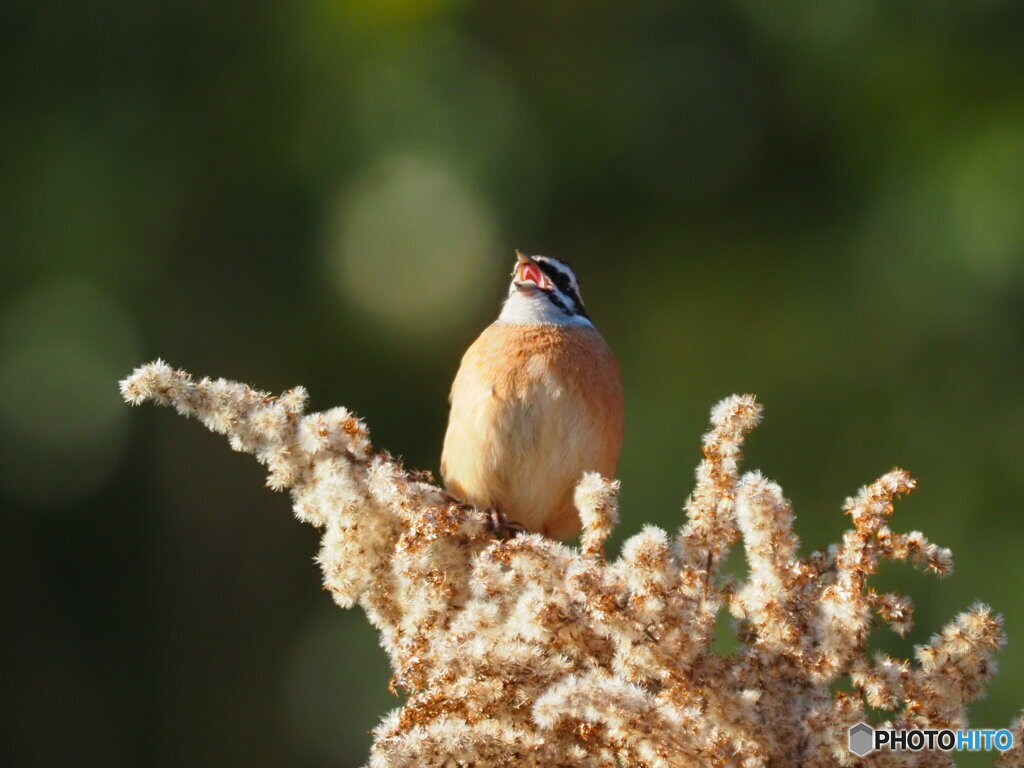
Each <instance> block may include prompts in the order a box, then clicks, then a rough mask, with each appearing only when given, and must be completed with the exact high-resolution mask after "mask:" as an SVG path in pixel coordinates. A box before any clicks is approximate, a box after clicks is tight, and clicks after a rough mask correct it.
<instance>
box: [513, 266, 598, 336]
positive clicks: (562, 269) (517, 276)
mask: <svg viewBox="0 0 1024 768" xmlns="http://www.w3.org/2000/svg"><path fill="white" fill-rule="evenodd" d="M498 322H499V323H507V324H512V325H515V324H518V325H583V326H591V325H592V323H591V322H590V316H589V315H588V314H587V310H586V307H584V306H583V299H581V298H580V285H579V282H578V281H577V280H576V275H575V274H574V273H573V271H572V267H570V266H569V265H568V264H566V263H565V262H564V261H559V260H558V259H553V258H551V257H550V256H528V255H527V254H525V253H523V252H522V251H516V265H515V267H514V268H513V270H512V283H511V284H510V285H509V287H508V298H506V299H505V306H504V307H502V310H501V314H500V315H499V316H498Z"/></svg>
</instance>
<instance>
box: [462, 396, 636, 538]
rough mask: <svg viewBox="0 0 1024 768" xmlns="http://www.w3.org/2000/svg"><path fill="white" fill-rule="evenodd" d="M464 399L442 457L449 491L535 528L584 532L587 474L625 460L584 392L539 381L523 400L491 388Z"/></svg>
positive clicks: (551, 532) (560, 532)
mask: <svg viewBox="0 0 1024 768" xmlns="http://www.w3.org/2000/svg"><path fill="white" fill-rule="evenodd" d="M462 394H463V396H465V398H466V400H468V401H469V402H463V403H462V407H461V408H458V409H454V410H453V418H452V421H451V422H450V424H449V428H448V434H447V436H446V438H445V448H444V456H443V459H442V461H443V465H444V466H443V471H444V474H445V479H446V482H447V483H448V485H449V487H450V488H452V490H453V491H454V492H456V493H457V494H458V495H461V496H462V497H463V498H464V499H466V500H467V501H469V502H470V503H472V504H474V505H475V506H477V507H481V508H487V507H493V508H496V509H498V510H499V511H500V512H501V513H503V514H504V515H505V516H506V517H507V518H508V520H509V521H510V522H516V523H520V524H522V525H523V526H525V527H526V528H528V529H529V530H533V531H540V532H543V533H546V534H548V535H552V536H568V535H571V534H572V533H575V532H576V531H577V530H579V518H578V515H577V513H576V510H575V507H574V505H573V500H572V494H573V489H574V488H575V485H576V483H577V482H578V481H579V479H580V476H581V475H582V473H583V472H584V471H587V470H595V471H598V472H601V473H602V474H604V475H606V476H611V475H613V474H614V471H615V461H616V459H617V458H618V445H617V440H618V436H616V435H609V434H605V432H606V431H607V430H604V429H602V424H601V423H600V419H599V418H598V415H597V414H596V413H595V412H594V409H593V408H591V407H588V404H587V403H586V402H585V401H584V399H583V398H584V396H583V395H582V394H581V393H580V392H579V390H577V391H576V392H571V391H567V390H566V389H565V388H562V387H559V386H557V385H556V384H554V383H553V382H551V381H546V380H545V378H544V377H540V378H539V379H538V380H537V381H535V382H533V383H532V384H531V386H530V387H529V391H526V392H523V393H521V397H517V398H501V397H498V396H496V395H495V394H494V391H493V389H492V388H487V387H483V388H482V391H479V392H477V393H476V396H475V397H473V396H472V395H471V394H470V393H466V392H463V393H462ZM611 442H615V443H616V444H615V445H614V449H612V447H611V446H610V443H611Z"/></svg>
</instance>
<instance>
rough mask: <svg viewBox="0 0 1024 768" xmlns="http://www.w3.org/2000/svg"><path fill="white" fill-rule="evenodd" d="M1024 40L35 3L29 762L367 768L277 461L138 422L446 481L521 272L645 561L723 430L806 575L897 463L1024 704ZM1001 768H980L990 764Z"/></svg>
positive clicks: (3, 338) (5, 401)
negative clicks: (713, 410) (346, 446)
mask: <svg viewBox="0 0 1024 768" xmlns="http://www.w3.org/2000/svg"><path fill="white" fill-rule="evenodd" d="M1022 38H1024V5H1022V4H1021V3H1019V2H1011V1H1010V0H1007V1H1005V2H1003V1H1001V0H976V1H975V2H952V1H950V0H828V2H821V1H820V0H799V1H798V2H791V3H773V2H766V1H765V0H703V1H699V0H693V1H690V2H668V1H665V2H634V3H613V2H603V1H600V0H588V1H587V2H582V1H581V0H560V1H559V2H539V1H537V0H526V1H524V2H519V3H514V4H504V3H502V4H499V3H483V2H471V1H470V0H463V1H461V2H460V1H459V0H451V1H449V0H361V1H359V2H356V1H350V2H341V1H340V0H295V1H294V2H289V3H270V2H261V1H259V0H257V2H247V3H241V2H208V1H207V0H203V1H202V2H200V1H199V0H176V1H175V2H168V1H166V0H155V2H134V3H133V2H119V1H117V0H107V1H106V2H103V1H101V0H74V1H72V0H65V1H64V2H53V1H50V0H33V1H32V2H27V1H26V0H8V1H7V2H5V3H3V5H2V6H0V94H2V115H3V117H2V119H0V141H2V146H3V150H4V151H3V153H2V159H0V168H2V173H0V201H2V202H0V258H2V259H3V261H2V267H3V276H2V279H0V301H2V306H0V385H2V389H0V391H2V396H0V433H2V438H3V439H2V440H0V504H2V514H0V521H2V523H0V524H2V541H3V542H4V543H5V547H4V549H5V555H4V557H3V558H2V561H0V562H2V566H0V567H2V569H3V576H4V579H3V584H4V605H5V610H4V614H5V621H4V622H3V623H4V626H5V628H4V630H3V633H2V638H3V639H2V642H0V649H2V651H0V652H2V654H3V670H4V671H3V678H2V683H0V688H2V691H3V700H4V702H5V704H6V709H7V714H6V715H5V716H4V718H3V728H4V730H6V731H8V733H7V734H5V735H4V736H3V738H2V740H0V763H2V764H4V765H11V766H67V765H76V766H183V765H188V766H207V765H209V766H214V765H216V766H233V765H245V766H281V765H289V766H299V767H303V768H305V767H308V768H319V767H320V766H357V765H359V764H361V763H362V762H363V760H364V759H365V756H366V753H367V749H368V745H369V735H368V731H369V730H370V728H372V727H373V726H374V724H375V723H376V722H377V721H378V719H379V718H380V717H381V716H382V715H383V714H384V712H385V711H387V709H389V708H390V707H392V706H396V705H397V704H398V700H396V699H394V698H393V697H392V696H391V695H390V694H388V693H387V691H386V681H387V679H388V674H389V672H388V669H387V664H386V659H385V657H384V654H383V652H382V651H381V650H380V649H379V648H378V647H377V644H376V637H375V635H374V633H373V632H372V631H371V630H370V628H369V627H368V625H367V623H366V621H365V619H364V617H363V616H362V614H361V613H360V612H358V611H351V612H343V611H340V610H338V609H336V608H334V607H333V606H332V604H331V601H330V598H329V596H328V595H327V594H326V593H324V592H322V591H321V590H320V579H319V573H318V571H317V569H316V567H315V565H314V564H313V563H312V561H311V558H312V556H313V554H314V553H315V551H316V548H317V536H316V533H315V532H314V531H313V529H311V528H309V527H306V526H302V525H299V524H298V523H296V522H295V521H294V520H293V519H292V518H291V515H290V511H289V502H288V498H287V496H286V495H282V494H275V493H272V492H271V491H269V490H266V489H264V488H263V487H262V481H263V474H262V472H261V470H260V468H259V467H258V466H257V465H256V464H255V463H254V462H253V461H252V459H251V458H250V457H248V456H241V455H238V454H235V453H232V452H231V451H230V450H229V449H228V447H227V445H226V443H225V441H224V440H223V439H222V438H220V437H216V436H213V435H211V434H208V433H207V432H206V431H205V430H204V429H203V428H202V427H200V426H199V425H197V424H195V423H187V422H185V421H184V420H182V419H181V418H179V417H177V416H175V415H174V414H173V413H171V412H169V411H166V410H163V409H156V408H152V407H146V408H143V409H141V410H131V409H129V408H128V407H126V406H125V405H123V404H122V403H121V401H120V398H119V396H118V393H117V388H116V382H117V380H118V379H120V378H122V377H124V376H125V375H127V374H128V373H129V372H130V371H131V370H132V369H133V368H134V367H135V366H136V365H138V364H140V363H142V362H145V361H148V360H151V359H153V358H156V357H158V356H161V357H163V358H165V359H167V360H168V361H169V362H171V363H172V364H174V365H177V366H182V367H187V368H188V369H190V370H192V371H194V372H196V373H201V374H210V375H218V376H226V377H230V378H235V379H241V380H243V381H248V382H252V383H253V384H255V385H257V386H259V387H260V388H265V389H270V390H274V391H278V390H281V389H284V388H286V387H289V386H292V385H295V384H299V383H302V384H305V385H306V386H307V387H308V388H309V390H310V392H311V393H312V406H313V407H314V408H318V409H319V408H326V407H329V406H333V405H336V404H345V405H347V406H349V407H351V408H353V409H355V410H356V411H357V412H358V413H359V414H360V415H361V416H363V417H364V418H365V419H366V420H367V421H368V423H369V425H370V427H371V429H372V431H373V435H374V437H375V442H376V444H377V445H378V446H379V447H381V448H387V449H389V450H390V451H392V452H394V453H396V454H400V455H402V456H404V457H405V458H406V460H407V461H408V463H409V464H411V465H414V466H417V467H422V468H429V469H433V470H436V468H437V465H438V456H439V452H440V444H441V440H442V436H443V430H444V426H445V419H446V416H447V405H446V395H447V388H448V385H449V382H450V380H451V377H452V375H453V373H454V371H455V369H456V367H457V365H458V361H459V357H460V355H461V353H462V351H463V350H464V349H465V347H466V346H467V345H468V344H469V342H470V341H471V340H472V339H473V338H474V337H475V336H476V334H477V333H479V331H480V330H481V329H482V328H483V327H484V326H485V325H486V324H487V323H488V322H490V320H491V319H492V318H493V317H494V316H495V314H496V312H497V308H498V302H499V300H500V298H501V297H502V296H503V292H504V286H505V281H506V280H507V275H508V272H509V270H510V268H511V266H512V262H513V256H512V251H513V248H516V247H518V248H522V249H525V250H529V251H532V252H539V253H547V254H550V255H555V256H558V257H562V258H565V259H567V260H569V261H571V262H572V263H574V265H575V266H576V267H577V271H578V272H579V275H580V279H581V282H582V284H583V290H584V296H585V298H586V299H587V303H588V307H589V308H590V310H591V313H592V315H593V316H594V318H595V319H596V322H597V324H598V326H599V327H600V328H601V330H602V331H603V333H604V334H605V336H606V338H607V339H608V340H609V341H610V343H611V345H612V346H613V348H614V349H615V350H616V352H617V354H618V356H619V359H620V361H621V364H622V370H623V378H624V383H625V390H626V406H627V431H626V442H625V447H624V453H623V457H622V462H621V467H620V476H621V479H622V481H623V493H622V503H623V509H622V517H623V522H622V525H621V527H620V530H619V534H618V538H617V539H616V545H617V544H618V542H621V540H622V538H623V537H624V536H626V535H629V534H632V533H635V532H636V531H637V530H639V528H640V526H641V525H642V524H643V523H645V522H655V523H658V524H660V525H663V526H668V527H670V528H674V527H676V526H677V525H678V524H679V522H680V520H681V516H680V513H679V507H680V506H681V504H682V502H683V501H684V499H685V497H686V495H687V493H688V492H689V490H690V488H691V486H692V471H693V467H694V466H695V464H696V462H697V460H698V458H699V450H698V445H699V442H698V441H699V437H700V434H701V433H702V432H703V431H704V429H705V425H706V421H707V413H708V409H709V407H710V406H711V404H712V403H713V402H715V401H716V400H718V399H719V398H721V397H723V396H725V395H727V394H729V393H732V392H738V391H752V392H755V393H757V394H758V395H759V397H760V398H761V400H762V402H764V403H765V405H766V409H767V413H766V420H765V423H764V424H763V426H762V427H761V428H760V429H759V430H757V432H756V433H755V434H754V435H753V437H752V439H751V441H750V450H749V459H748V462H747V466H748V467H750V468H753V467H757V468H761V469H763V470H764V471H765V472H766V473H767V474H768V475H769V476H771V477H772V478H774V479H776V480H778V481H779V482H781V483H782V485H783V487H784V488H785V490H786V491H787V493H788V494H789V496H790V497H791V498H792V500H793V502H794V504H795V506H796V510H797V513H798V527H799V532H800V534H801V536H802V538H803V541H804V544H805V547H806V548H808V549H810V548H817V547H821V546H825V545H826V544H828V543H830V542H832V541H835V540H837V539H838V537H839V536H840V534H841V531H842V530H843V528H844V527H845V524H846V520H845V518H844V517H843V515H842V514H841V504H842V501H843V499H844V498H845V497H846V496H847V495H850V494H852V493H853V492H855V491H856V489H857V488H858V486H860V485H862V484H864V483H866V482H869V481H871V480H872V479H874V478H875V477H876V476H878V475H879V474H881V473H882V472H884V471H886V470H888V469H889V468H890V467H892V466H893V465H895V464H898V465H900V466H904V467H906V468H908V469H909V470H911V471H912V473H913V474H914V475H915V476H916V477H918V478H919V480H920V490H919V492H918V493H916V494H915V495H914V496H913V497H911V498H909V499H907V500H904V501H901V502H900V503H899V505H898V507H897V514H896V517H895V519H894V526H895V527H896V528H898V529H901V530H912V529H921V530H923V531H925V533H926V534H928V535H929V536H930V537H932V538H933V539H934V540H936V541H937V542H939V543H940V544H943V545H945V546H950V547H952V548H953V551H954V554H955V557H956V569H955V572H954V575H953V576H952V577H950V578H949V579H948V580H946V581H944V582H942V583H937V582H936V581H935V580H934V579H932V578H931V577H928V576H925V575H922V574H919V573H917V572H915V571H913V570H912V569H910V568H909V567H906V566H886V567H885V568H884V569H883V572H882V573H881V574H880V577H879V579H877V580H876V582H875V583H876V584H877V585H879V586H880V587H883V588H899V589H903V590H906V591H909V592H910V594H912V595H913V596H914V597H915V599H916V603H917V606H918V612H917V622H916V625H915V629H914V631H913V633H912V635H911V636H910V637H909V638H907V639H905V640H900V639H898V638H894V637H893V636H892V635H891V634H890V633H887V632H884V631H880V632H878V633H877V634H876V639H875V642H876V644H877V645H878V647H882V648H885V649H887V650H890V651H895V652H900V653H903V654H907V653H909V652H910V651H911V649H912V646H913V643H915V642H921V641H923V640H925V639H927V637H928V636H929V634H930V633H931V632H933V631H936V630H938V629H939V628H940V627H941V625H942V624H944V623H945V622H947V621H948V620H950V619H951V618H952V617H953V616H954V615H955V614H956V613H957V612H958V611H960V610H962V609H965V608H966V607H967V606H968V605H970V604H971V602H972V601H974V600H975V599H982V600H985V601H987V602H989V603H991V604H992V605H993V606H994V607H995V608H996V609H997V610H998V611H999V612H1001V613H1003V614H1004V615H1005V617H1006V626H1007V630H1008V632H1009V636H1010V646H1009V648H1008V649H1007V650H1006V651H1005V652H1004V653H1003V655H1002V665H1001V666H1002V669H1001V672H1000V673H999V674H998V676H997V677H996V679H995V681H994V682H993V684H992V686H991V688H990V695H989V697H988V698H987V699H986V700H984V701H982V702H980V703H978V704H976V705H975V706H974V707H973V708H972V718H973V723H974V724H975V725H976V726H979V727H1002V726H1004V725H1005V724H1007V723H1008V722H1009V721H1010V719H1011V717H1013V716H1015V714H1016V713H1017V711H1018V709H1019V707H1020V705H1021V704H1024V694H1022V692H1021V690H1020V688H1021V683H1022V682H1024V656H1022V651H1024V600H1022V598H1021V590H1022V589H1024V557H1022V556H1021V554H1020V551H1021V535H1022V533H1024V516H1022V509H1021V499H1022V498H1024V474H1022V472H1021V466H1022V462H1024V447H1022V428H1024V400H1022V387H1021V383H1022V360H1021V349H1022V343H1024V304H1022V297H1024V215H1022V211H1024V47H1022V46H1021V44H1020V41H1021V39H1022ZM990 762H991V760H990V758H988V757H973V758H964V759H963V760H962V765H987V764H989V763H990Z"/></svg>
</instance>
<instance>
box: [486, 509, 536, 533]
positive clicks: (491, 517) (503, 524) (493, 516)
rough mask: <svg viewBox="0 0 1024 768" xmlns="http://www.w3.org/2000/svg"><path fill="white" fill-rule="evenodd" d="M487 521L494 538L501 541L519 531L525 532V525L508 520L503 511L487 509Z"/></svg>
mask: <svg viewBox="0 0 1024 768" xmlns="http://www.w3.org/2000/svg"><path fill="white" fill-rule="evenodd" d="M487 523H488V526H489V527H490V529H491V532H492V533H493V534H494V536H495V538H498V539H501V540H503V541H504V540H507V539H511V538H512V537H513V536H517V535H518V534H520V533H526V527H525V526H524V525H523V524H522V523H516V522H512V521H510V520H509V519H508V518H507V517H505V514H504V513H503V512H499V511H498V510H496V509H489V510H487Z"/></svg>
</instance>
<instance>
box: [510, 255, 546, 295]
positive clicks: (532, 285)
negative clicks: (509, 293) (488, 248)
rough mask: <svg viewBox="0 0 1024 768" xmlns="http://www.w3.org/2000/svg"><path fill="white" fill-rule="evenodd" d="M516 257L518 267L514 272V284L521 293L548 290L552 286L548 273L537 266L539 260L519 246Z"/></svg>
mask: <svg viewBox="0 0 1024 768" xmlns="http://www.w3.org/2000/svg"><path fill="white" fill-rule="evenodd" d="M516 259H517V262H516V269H515V272H513V273H512V284H513V285H515V287H516V288H517V289H518V290H519V291H520V292H521V293H533V292H534V291H537V290H541V291H546V290H548V289H549V288H550V287H551V282H550V281H549V280H548V278H547V275H545V274H544V272H543V271H541V268H540V267H538V266H537V262H536V261H534V260H533V259H532V258H531V257H530V256H529V255H527V254H525V253H523V252H522V251H520V250H519V249H518V248H517V249H516Z"/></svg>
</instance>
